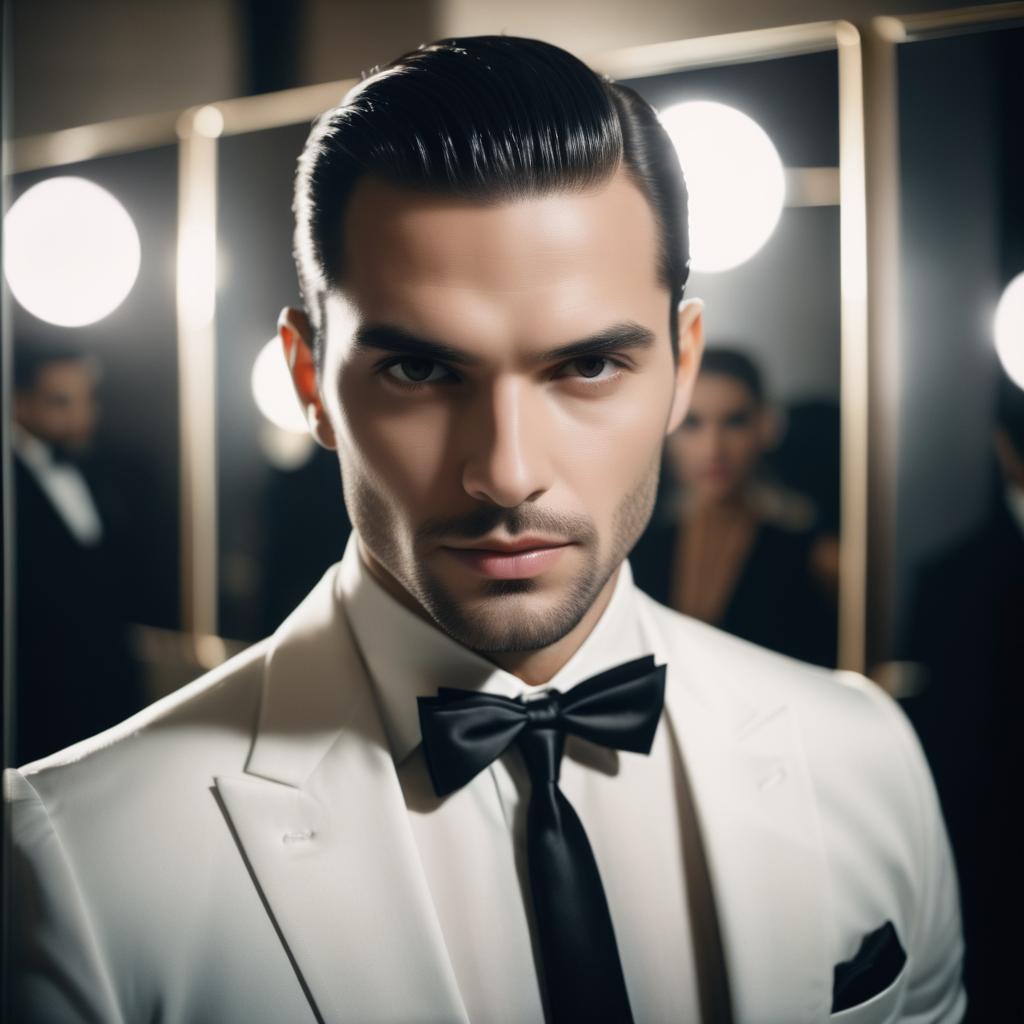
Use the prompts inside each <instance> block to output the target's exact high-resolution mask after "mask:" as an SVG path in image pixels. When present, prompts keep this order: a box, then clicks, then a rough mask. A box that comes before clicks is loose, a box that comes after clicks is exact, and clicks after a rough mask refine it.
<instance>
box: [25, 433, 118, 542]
mask: <svg viewBox="0 0 1024 1024" xmlns="http://www.w3.org/2000/svg"><path fill="white" fill-rule="evenodd" d="M11 447H12V448H13V449H14V451H15V452H16V453H17V455H18V456H19V457H20V458H21V461H22V462H24V463H25V466H26V467H27V469H28V471H29V472H30V473H31V474H32V476H33V477H34V478H35V480H36V483H38V484H39V486H40V487H41V488H42V491H43V493H44V494H45V495H46V496H47V497H48V498H49V499H50V503H51V504H52V505H53V507H54V509H55V510H56V512H57V515H58V516H59V517H60V518H61V520H62V521H63V523H64V525H65V526H66V527H67V528H68V530H70V532H71V535H72V536H73V537H74V538H75V539H76V540H77V541H78V543H79V544H81V545H82V546H83V547H92V546H93V545H94V544H98V543H99V542H100V540H101V539H102V537H103V523H102V521H101V520H100V514H99V510H98V509H97V508H96V502H95V501H94V500H93V496H92V491H90V490H89V485H88V484H87V483H86V482H85V477H83V476H82V474H81V473H80V472H79V471H78V469H76V468H75V467H74V466H71V465H68V464H66V463H60V462H55V461H54V459H53V453H52V451H51V450H50V446H49V445H48V444H47V443H46V442H45V441H41V440H40V439H39V438H38V437H36V436H35V435H34V434H30V433H29V432H28V431H27V430H25V428H24V427H22V426H19V425H18V424H17V423H13V424H12V427H11Z"/></svg>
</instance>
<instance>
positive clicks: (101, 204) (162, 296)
mask: <svg viewBox="0 0 1024 1024" xmlns="http://www.w3.org/2000/svg"><path fill="white" fill-rule="evenodd" d="M10 188H11V199H12V206H11V208H10V211H9V213H8V219H7V221H6V222H5V227H6V229H7V234H6V239H5V241H6V243H7V244H6V246H5V250H6V251H5V267H6V270H7V274H6V277H7V281H8V284H9V285H10V288H11V293H12V318H11V326H12V331H11V335H12V346H11V347H12V350H13V364H14V379H13V388H12V390H13V396H12V398H13V401H12V414H13V424H12V429H11V448H12V470H13V484H14V486H13V492H14V493H13V502H12V505H13V508H12V512H13V523H12V525H13V535H12V539H13V545H12V547H13V554H14V559H13V561H14V565H15V575H14V581H13V584H14V585H13V598H14V609H13V611H14V616H13V617H14V635H13V639H14V648H15V651H16V663H15V665H14V666H13V668H14V674H13V679H14V686H13V688H12V691H11V692H10V693H9V695H8V699H9V701H10V705H11V706H12V708H13V711H14V714H13V715H12V719H13V725H14V728H13V730H12V736H11V741H12V749H10V750H8V752H7V758H8V761H9V763H13V764H25V763H27V762H29V761H32V760H34V759H36V758H39V757H42V756H44V755H46V754H50V753H52V752H53V751H55V750H59V749H60V748H62V747H65V746H68V745H69V744H71V743H73V742H76V741H77V740H80V739H84V738H85V737H87V736H91V735H93V734H94V733H96V732H98V731H100V730H101V729H104V728H106V727H107V726H110V725H113V724H114V723H115V722H118V721H120V720H121V719H123V718H125V717H126V716H127V715H129V714H131V713H132V712H134V711H136V710H138V709H139V708H140V707H142V706H143V705H144V704H146V703H149V702H150V701H151V700H153V699H154V698H155V697H157V696H160V695H161V693H163V692H166V688H167V685H168V684H167V683H166V682H165V681H163V680H162V675H163V674H164V673H162V672H161V670H160V665H161V664H162V662H161V661H159V660H156V661H154V660H153V658H152V649H153V646H154V643H157V642H159V638H160V637H162V636H164V635H166V634H165V631H168V630H176V629H177V628H178V627H179V625H180V620H179V566H178V552H179V547H178V528H179V519H178V508H179V488H178V431H177V423H178V413H177V405H176V403H177V392H176V388H175V379H176V342H175V332H176V327H175V308H174V273H173V253H174V239H175V218H176V190H177V155H176V151H175V148H174V147H173V146H167V147H160V148H155V149H150V150H143V151H139V152H135V153H131V154H126V155H121V156H112V157H105V158H102V159H96V160H91V161H88V162H84V163H78V164H72V165H64V166H58V167H54V168H46V169H39V170H34V171H25V172H23V173H19V174H16V175H14V176H13V178H12V179H11V183H10ZM37 199H38V200H39V202H36V200H37ZM181 681H183V680H182V679H180V678H178V679H177V680H176V681H175V685H176V684H177V683H179V682H181Z"/></svg>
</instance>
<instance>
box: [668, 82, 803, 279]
mask: <svg viewBox="0 0 1024 1024" xmlns="http://www.w3.org/2000/svg"><path fill="white" fill-rule="evenodd" d="M658 116H659V119H660V121H661V123H662V125H664V127H665V130H666V131H667V132H668V135H669V138H670V139H671V140H672V144H673V145H674V146H675V149H676V153H677V154H678V156H679V163H680V165H681V166H682V168H683V174H684V176H685V178H686V188H687V192H688V193H689V212H690V265H691V267H692V268H693V269H694V270H697V271H703V272H708V273H710V272H717V271H722V270H731V269H732V268H733V267H736V266H739V265H740V264H741V263H745V262H746V261H747V260H749V259H750V257H751V256H753V255H754V254H755V253H756V252H757V251H758V250H759V249H760V248H761V247H762V246H763V245H764V244H765V242H767V241H768V239H769V238H770V237H771V234H772V232H773V231H774V230H775V226H776V225H777V224H778V222H779V217H780V216H781V214H782V205H783V202H784V200H785V197H786V176H785V173H784V171H783V168H782V160H781V159H780V158H779V154H778V151H777V150H776V148H775V146H774V145H773V144H772V140H771V139H770V138H769V137H768V135H767V133H766V132H765V131H764V129H763V128H762V127H761V126H760V125H759V124H758V123H757V122H756V121H754V120H753V119H752V118H750V117H748V116H747V115H746V114H744V113H741V112H740V111H739V110H736V109H735V107H729V106H726V105H725V104H724V103H712V102H709V101H705V100H699V101H693V102H687V103H679V104H676V105H675V106H673V107H669V108H668V109H667V110H665V111H663V112H662V113H660V114H659V115H658Z"/></svg>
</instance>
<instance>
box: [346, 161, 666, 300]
mask: <svg viewBox="0 0 1024 1024" xmlns="http://www.w3.org/2000/svg"><path fill="white" fill-rule="evenodd" d="M343 262H344V265H345V272H344V277H345V280H344V282H343V284H344V287H345V288H346V290H351V292H352V294H353V296H354V297H356V298H357V299H359V298H361V297H362V295H363V293H364V292H367V291H373V290H375V289H379V288H380V287H382V286H385V285H386V284H387V283H389V282H397V283H399V284H401V283H404V282H410V283H413V282H417V281H424V282H429V284H430V285H431V286H437V287H455V288H457V287H470V288H476V287H481V288H486V289H493V290H497V291H502V290H505V291H511V292H514V291H517V290H524V289H534V288H543V286H544V285H545V284H548V283H552V282H553V281H559V280H562V279H566V278H572V277H573V276H575V275H586V276H588V277H597V278H600V277H617V278H619V279H621V280H622V282H623V284H624V286H626V287H632V286H634V284H635V283H642V284H648V283H652V282H656V281H657V276H658V275H657V266H658V230H657V224H656V221H655V219H654V213H653V211H652V209H651V207H650V205H649V203H648V202H647V200H646V198H645V197H644V196H643V194H642V193H641V192H640V190H639V189H638V188H637V187H636V185H635V184H634V183H633V182H632V180H631V179H630V178H629V176H628V174H627V173H626V172H625V171H619V172H617V173H616V174H614V175H613V176H611V177H609V178H608V179H607V180H605V181H604V182H602V183H600V184H599V185H597V186H596V187H592V188H590V189H588V190H586V191H581V190H561V191H549V192H544V193H541V194H537V195H528V196H524V197H519V198H515V199H502V200H486V199H482V200H472V199H465V198H460V197H453V196H444V195H434V194H428V193H423V192H418V191H415V190H412V189H408V188H403V187H401V186H397V185H393V184H390V183H387V182H383V181H380V180H379V179H374V178H364V179H363V180H362V181H360V182H359V184H358V185H357V186H356V188H355V190H354V192H353V195H352V198H351V200H350V201H349V204H348V207H347V211H346V218H345V248H344V261H343Z"/></svg>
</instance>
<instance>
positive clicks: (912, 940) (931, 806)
mask: <svg viewBox="0 0 1024 1024" xmlns="http://www.w3.org/2000/svg"><path fill="white" fill-rule="evenodd" d="M868 692H869V693H871V695H872V697H873V699H875V700H876V701H878V702H880V703H881V704H883V705H885V707H884V708H883V709H882V710H884V712H885V714H884V716H883V717H884V720H885V722H886V723H887V725H888V727H889V729H890V730H891V732H892V734H893V741H894V744H895V746H896V748H897V750H898V751H899V754H900V755H901V757H902V761H901V763H900V764H899V765H894V766H893V767H894V768H897V769H898V770H899V771H900V772H901V774H902V775H903V777H904V778H905V779H907V780H908V783H905V787H904V788H907V787H909V790H910V792H909V794H908V796H909V799H910V801H911V802H912V806H910V807H908V814H909V815H911V816H912V817H911V819H910V820H912V821H913V822H914V823H915V825H916V833H917V835H916V849H917V860H918V865H919V870H918V877H917V882H918V886H917V890H916V905H915V908H914V915H913V919H912V924H911V926H910V934H909V936H908V949H907V960H908V963H907V967H908V970H909V972H910V974H909V977H908V979H907V990H906V998H905V1000H904V1003H903V1012H902V1014H901V1016H900V1020H901V1021H902V1022H905V1024H959V1022H960V1021H962V1020H963V1019H964V1016H965V1013H966V1008H967V996H966V993H965V991H964V987H963V980H962V975H963V957H964V941H963V930H962V924H961V920H960V889H959V884H958V882H957V875H956V867H955V862H954V860H953V851H952V847H951V845H950V841H949V834H948V832H947V830H946V824H945V821H944V819H943V816H942V809H941V806H940V804H939V797H938V793H937V792H936V789H935V783H934V781H933V779H932V774H931V771H930V769H929V767H928V761H927V759H926V758H925V754H924V750H923V748H922V746H921V743H920V741H919V740H918V738H917V734H916V733H915V732H914V728H913V726H912V725H911V724H910V720H909V719H908V718H907V716H906V713H905V712H904V711H903V709H902V708H901V707H900V706H899V704H898V703H897V702H896V701H895V700H893V699H892V698H891V697H890V696H889V695H888V694H887V693H885V692H884V691H883V690H882V689H881V688H880V687H878V686H877V685H876V684H874V683H868Z"/></svg>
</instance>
